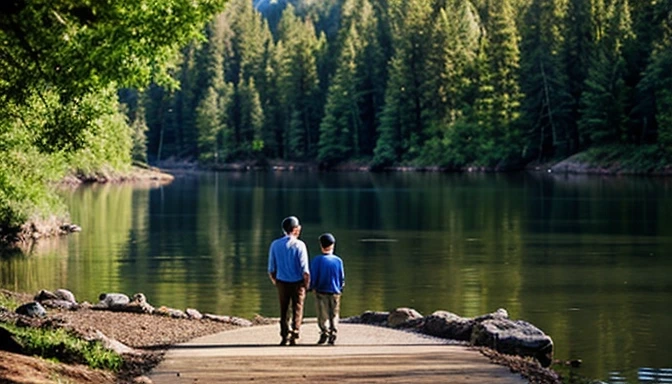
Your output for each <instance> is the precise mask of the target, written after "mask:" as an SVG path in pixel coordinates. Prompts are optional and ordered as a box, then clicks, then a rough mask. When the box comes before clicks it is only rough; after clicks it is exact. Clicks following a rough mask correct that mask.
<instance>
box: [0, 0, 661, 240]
mask: <svg viewBox="0 0 672 384" xmlns="http://www.w3.org/2000/svg"><path fill="white" fill-rule="evenodd" d="M671 68H672V0H640V1H631V2H630V1H628V0H472V1H470V0H285V1H283V0H254V1H252V0H229V1H224V0H167V1H162V2H148V1H146V0H128V1H125V2H123V4H117V3H111V2H108V1H105V0H53V1H47V0H12V1H8V2H4V3H3V4H2V5H0V147H1V149H0V239H5V238H8V237H11V236H12V235H13V234H15V233H16V232H17V231H18V230H19V228H20V227H21V226H22V225H24V224H25V223H26V222H30V221H36V220H48V219H49V218H52V217H58V216H62V215H65V214H67V213H65V212H63V208H62V204H61V203H59V201H58V199H57V198H56V195H55V194H54V193H53V188H52V184H53V182H55V181H58V180H59V179H62V178H63V177H64V176H66V175H75V176H76V177H78V178H83V179H95V178H96V177H97V176H98V175H100V174H106V173H109V172H124V171H127V170H128V169H129V168H130V166H131V164H132V163H133V162H135V163H147V162H149V163H155V162H161V161H164V160H166V159H177V160H185V161H197V162H198V163H199V164H200V165H201V166H204V167H212V168H217V167H218V166H221V165H223V164H227V163H231V162H254V163H256V164H260V165H263V164H265V163H266V162H268V161H269V160H284V161H301V162H310V163H316V164H319V165H320V166H321V167H322V168H325V169H328V168H331V167H334V166H337V165H339V164H343V163H358V164H365V165H366V166H369V167H370V168H371V169H372V170H378V169H385V168H386V167H388V166H394V165H408V166H434V167H441V168H442V169H446V170H456V171H459V170H462V169H464V168H465V167H472V166H475V167H482V168H484V169H492V170H515V169H522V168H524V167H525V166H526V165H528V164H530V163H543V162H550V161H557V160H560V159H564V158H567V157H570V156H572V155H575V154H587V156H588V157H587V158H592V159H593V160H599V161H610V162H623V163H627V164H629V166H631V167H633V168H634V169H636V170H640V171H643V172H648V171H654V170H659V169H668V168H669V165H670V164H672V160H671V159H672V71H671V70H670V69H671Z"/></svg>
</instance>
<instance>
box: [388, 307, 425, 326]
mask: <svg viewBox="0 0 672 384" xmlns="http://www.w3.org/2000/svg"><path fill="white" fill-rule="evenodd" d="M421 318H422V315H421V314H420V312H418V311H416V310H415V309H413V308H397V309H395V310H394V311H392V312H390V314H389V315H388V316H387V325H388V326H390V327H400V326H402V325H405V324H408V322H409V321H411V320H417V319H421Z"/></svg>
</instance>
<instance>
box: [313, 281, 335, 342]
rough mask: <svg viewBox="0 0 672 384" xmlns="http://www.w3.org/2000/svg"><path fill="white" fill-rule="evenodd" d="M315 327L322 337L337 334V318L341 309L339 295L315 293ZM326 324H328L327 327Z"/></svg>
mask: <svg viewBox="0 0 672 384" xmlns="http://www.w3.org/2000/svg"><path fill="white" fill-rule="evenodd" d="M315 306H316V308H317V325H318V327H320V332H321V333H322V334H323V335H335V334H336V332H338V329H337V328H338V318H339V314H340V308H341V295H340V294H337V293H320V292H315ZM327 322H328V323H329V324H328V325H327Z"/></svg>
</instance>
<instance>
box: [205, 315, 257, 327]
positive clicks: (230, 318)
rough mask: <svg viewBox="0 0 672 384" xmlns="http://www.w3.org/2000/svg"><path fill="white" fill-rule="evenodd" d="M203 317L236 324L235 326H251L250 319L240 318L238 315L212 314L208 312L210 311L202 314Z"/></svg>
mask: <svg viewBox="0 0 672 384" xmlns="http://www.w3.org/2000/svg"><path fill="white" fill-rule="evenodd" d="M203 317H204V318H206V319H208V320H212V321H218V322H220V323H227V324H233V325H237V326H240V327H251V326H252V322H251V321H249V320H247V319H243V318H240V317H235V316H219V315H213V314H210V313H206V314H205V315H203Z"/></svg>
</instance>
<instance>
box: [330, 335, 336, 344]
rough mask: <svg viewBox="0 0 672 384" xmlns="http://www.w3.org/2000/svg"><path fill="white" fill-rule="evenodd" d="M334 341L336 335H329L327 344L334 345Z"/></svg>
mask: <svg viewBox="0 0 672 384" xmlns="http://www.w3.org/2000/svg"><path fill="white" fill-rule="evenodd" d="M335 342H336V335H330V336H329V345H334V343H335Z"/></svg>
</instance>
